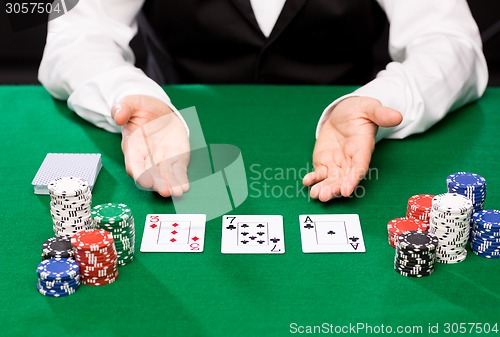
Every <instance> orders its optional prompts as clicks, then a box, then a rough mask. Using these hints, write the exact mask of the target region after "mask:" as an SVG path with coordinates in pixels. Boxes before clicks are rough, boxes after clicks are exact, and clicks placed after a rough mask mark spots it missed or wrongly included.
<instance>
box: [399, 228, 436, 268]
mask: <svg viewBox="0 0 500 337" xmlns="http://www.w3.org/2000/svg"><path fill="white" fill-rule="evenodd" d="M438 243H439V241H438V238H437V237H436V236H435V235H433V234H430V233H428V232H425V231H421V230H412V231H407V232H404V233H403V234H401V235H400V236H399V238H398V240H397V242H396V255H395V256H394V270H396V272H398V273H399V274H401V275H403V276H408V277H424V276H429V275H431V274H432V273H433V272H434V264H435V259H436V249H437V247H438Z"/></svg>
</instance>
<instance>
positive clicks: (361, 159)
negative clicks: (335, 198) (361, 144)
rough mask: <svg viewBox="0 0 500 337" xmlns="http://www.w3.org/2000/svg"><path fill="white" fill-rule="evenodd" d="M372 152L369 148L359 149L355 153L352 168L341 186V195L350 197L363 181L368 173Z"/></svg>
mask: <svg viewBox="0 0 500 337" xmlns="http://www.w3.org/2000/svg"><path fill="white" fill-rule="evenodd" d="M371 156H372V152H371V150H370V148H369V147H366V148H359V149H358V151H357V152H355V153H354V155H353V157H352V161H351V167H350V168H349V171H348V172H347V173H346V174H345V176H344V178H343V180H342V184H341V186H340V193H341V195H342V196H344V197H348V196H350V195H351V194H352V193H353V192H354V189H355V188H356V187H357V186H358V184H359V182H360V181H361V179H363V178H364V177H365V175H366V172H367V171H368V167H369V165H370V159H371Z"/></svg>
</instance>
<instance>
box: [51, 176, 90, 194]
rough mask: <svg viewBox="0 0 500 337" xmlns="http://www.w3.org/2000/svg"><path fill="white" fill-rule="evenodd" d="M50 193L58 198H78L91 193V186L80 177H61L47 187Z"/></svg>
mask: <svg viewBox="0 0 500 337" xmlns="http://www.w3.org/2000/svg"><path fill="white" fill-rule="evenodd" d="M47 187H48V189H49V193H50V194H51V195H53V196H57V197H76V196H78V195H81V194H84V193H86V192H88V191H89V184H88V182H87V181H85V180H84V179H82V178H79V177H61V178H58V179H55V180H53V181H51V182H50V183H49V184H48V185H47Z"/></svg>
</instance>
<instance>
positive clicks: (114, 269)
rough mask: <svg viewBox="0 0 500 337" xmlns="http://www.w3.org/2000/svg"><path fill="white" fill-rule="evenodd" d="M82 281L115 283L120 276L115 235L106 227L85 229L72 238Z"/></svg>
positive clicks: (91, 283) (100, 283)
mask: <svg viewBox="0 0 500 337" xmlns="http://www.w3.org/2000/svg"><path fill="white" fill-rule="evenodd" d="M71 244H72V246H73V249H74V251H75V260H76V262H78V265H79V266H80V275H81V282H82V283H83V284H87V285H91V286H101V285H106V284H110V283H113V282H114V281H115V280H116V278H117V277H118V257H117V253H116V248H115V243H114V240H113V235H112V234H111V233H109V232H107V231H105V230H104V229H90V230H83V231H80V232H78V233H76V234H75V235H73V236H72V238H71Z"/></svg>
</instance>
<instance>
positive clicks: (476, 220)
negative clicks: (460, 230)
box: [470, 210, 500, 259]
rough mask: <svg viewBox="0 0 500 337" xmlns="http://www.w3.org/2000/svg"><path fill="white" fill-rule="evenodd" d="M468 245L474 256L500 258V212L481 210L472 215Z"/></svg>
mask: <svg viewBox="0 0 500 337" xmlns="http://www.w3.org/2000/svg"><path fill="white" fill-rule="evenodd" d="M470 245H471V249H472V252H474V254H476V255H479V256H482V257H486V258H489V259H498V258H500V211H498V210H481V211H479V212H476V213H474V215H473V216H472V231H471V244H470Z"/></svg>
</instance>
